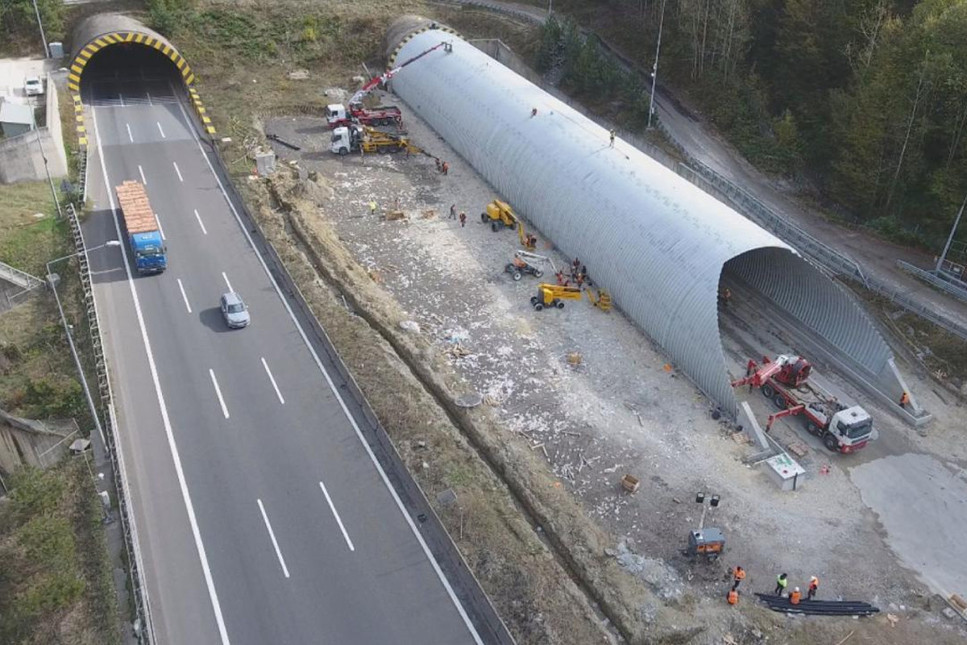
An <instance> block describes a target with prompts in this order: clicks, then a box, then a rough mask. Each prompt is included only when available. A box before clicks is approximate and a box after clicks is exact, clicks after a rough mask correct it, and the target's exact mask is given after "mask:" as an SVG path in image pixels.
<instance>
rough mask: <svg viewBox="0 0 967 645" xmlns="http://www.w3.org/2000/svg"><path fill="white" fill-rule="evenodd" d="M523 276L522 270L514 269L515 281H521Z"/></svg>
mask: <svg viewBox="0 0 967 645" xmlns="http://www.w3.org/2000/svg"><path fill="white" fill-rule="evenodd" d="M521 277H522V276H521V275H520V271H514V282H520V279H521Z"/></svg>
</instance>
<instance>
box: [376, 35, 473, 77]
mask: <svg viewBox="0 0 967 645" xmlns="http://www.w3.org/2000/svg"><path fill="white" fill-rule="evenodd" d="M428 31H442V32H443V33H446V34H453V35H454V36H456V37H457V38H462V36H461V35H460V34H459V33H457V31H456V30H455V29H453V28H451V27H447V26H446V25H439V24H437V25H434V24H429V25H426V26H425V27H421V28H419V29H417V30H416V31H411V32H410V33H408V34H406V37H405V38H404V39H403V40H401V41H400V44H399V45H397V46H396V49H394V50H393V53H392V54H391V55H390V57H389V61H388V63H387V65H386V68H387V69H393V67H395V66H396V57H397V56H399V54H400V50H401V49H403V45H405V44H406V43H408V42H410V41H411V40H413V38H414V37H415V36H418V35H420V34H422V33H426V32H428Z"/></svg>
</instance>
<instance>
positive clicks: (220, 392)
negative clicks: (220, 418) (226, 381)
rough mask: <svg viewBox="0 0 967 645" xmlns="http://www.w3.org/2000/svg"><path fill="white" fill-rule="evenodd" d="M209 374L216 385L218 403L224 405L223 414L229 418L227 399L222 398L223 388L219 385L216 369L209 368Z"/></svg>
mask: <svg viewBox="0 0 967 645" xmlns="http://www.w3.org/2000/svg"><path fill="white" fill-rule="evenodd" d="M208 375H209V376H210V377H212V385H214V386H215V396H217V397H218V405H220V406H222V414H224V415H225V418H226V419H227V418H228V408H227V407H226V406H225V399H223V398H222V389H221V388H220V387H218V379H216V378H215V370H213V369H209V370H208Z"/></svg>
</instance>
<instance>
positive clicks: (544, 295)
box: [531, 282, 582, 311]
mask: <svg viewBox="0 0 967 645" xmlns="http://www.w3.org/2000/svg"><path fill="white" fill-rule="evenodd" d="M581 296H582V292H581V287H562V286H561V285H558V284H548V283H546V282H542V283H540V284H539V285H537V295H536V296H531V304H532V305H534V309H536V310H537V311H540V310H541V309H543V308H544V307H557V308H558V309H564V301H565V300H580V299H581Z"/></svg>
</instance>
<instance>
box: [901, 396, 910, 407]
mask: <svg viewBox="0 0 967 645" xmlns="http://www.w3.org/2000/svg"><path fill="white" fill-rule="evenodd" d="M908 405H910V395H909V394H907V393H906V392H904V393H903V394H901V395H900V407H901V408H905V407H907V406H908Z"/></svg>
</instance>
